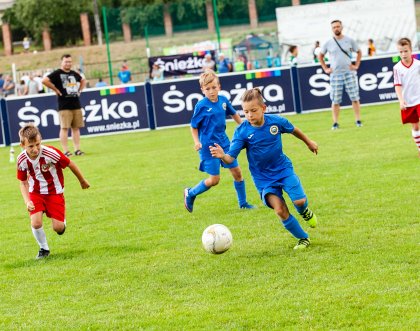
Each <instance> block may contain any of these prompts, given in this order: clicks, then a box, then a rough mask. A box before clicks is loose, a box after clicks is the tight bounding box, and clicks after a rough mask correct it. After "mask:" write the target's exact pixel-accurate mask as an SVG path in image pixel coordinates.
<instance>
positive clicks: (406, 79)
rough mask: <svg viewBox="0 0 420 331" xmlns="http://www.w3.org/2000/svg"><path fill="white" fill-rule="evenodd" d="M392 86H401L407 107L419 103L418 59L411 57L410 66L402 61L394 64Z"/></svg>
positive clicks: (419, 75) (419, 72) (419, 78)
mask: <svg viewBox="0 0 420 331" xmlns="http://www.w3.org/2000/svg"><path fill="white" fill-rule="evenodd" d="M394 86H402V94H403V98H404V101H405V103H406V104H407V107H413V106H416V105H420V61H419V60H417V59H414V58H413V62H412V63H411V64H410V66H408V67H407V66H406V65H405V64H404V63H402V61H400V62H398V63H397V64H396V65H395V66H394Z"/></svg>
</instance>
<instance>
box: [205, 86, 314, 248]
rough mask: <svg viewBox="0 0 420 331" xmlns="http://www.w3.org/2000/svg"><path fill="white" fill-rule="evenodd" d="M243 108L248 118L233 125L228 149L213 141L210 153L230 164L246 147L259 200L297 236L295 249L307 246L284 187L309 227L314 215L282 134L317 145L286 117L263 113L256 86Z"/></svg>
mask: <svg viewBox="0 0 420 331" xmlns="http://www.w3.org/2000/svg"><path fill="white" fill-rule="evenodd" d="M242 109H243V111H244V113H245V117H246V119H247V120H246V121H244V122H243V123H242V124H241V125H239V126H238V127H237V128H236V130H235V133H234V135H233V139H232V143H231V145H230V148H229V151H228V152H227V153H225V151H224V150H223V149H222V148H221V147H220V146H219V145H218V144H215V146H210V151H211V154H212V156H213V157H215V158H218V159H221V160H222V161H223V162H225V163H227V164H229V163H232V162H234V161H235V159H236V158H237V157H238V155H239V153H240V151H241V150H242V149H244V148H245V149H246V154H247V158H248V163H249V170H250V172H251V175H252V177H253V180H254V183H255V186H256V187H257V190H258V192H259V193H260V196H261V200H262V201H263V202H264V204H265V205H266V206H267V207H270V208H272V209H274V212H275V213H276V215H277V216H278V217H279V218H280V219H281V220H282V223H283V226H284V227H285V228H286V229H287V230H288V231H289V232H290V233H291V234H292V235H293V236H294V237H295V238H297V239H298V240H299V241H298V243H297V245H296V246H295V247H294V249H303V248H306V247H308V246H309V244H310V241H309V236H308V234H307V233H306V232H305V231H304V230H303V229H302V227H301V226H300V224H299V222H298V221H297V219H296V218H295V217H294V216H293V215H292V214H290V213H289V210H288V208H287V205H286V203H285V201H284V198H283V191H284V192H286V193H287V195H288V196H289V197H290V199H291V200H292V202H293V205H294V206H295V208H296V210H297V211H298V213H299V214H300V215H301V216H302V217H303V219H304V220H305V221H307V222H308V224H309V226H310V227H315V226H316V224H317V218H316V216H315V214H314V213H313V212H312V211H311V210H310V209H309V208H308V200H307V198H306V195H305V192H304V190H303V187H302V185H301V183H300V180H299V177H298V176H297V175H296V174H295V172H294V170H293V165H292V162H291V161H290V159H289V158H288V157H287V156H286V155H285V154H283V146H282V141H281V134H283V133H291V134H293V135H294V136H295V137H296V138H298V139H300V140H302V141H303V142H304V143H305V144H306V145H307V146H308V148H309V150H310V151H312V152H313V153H315V154H317V153H318V145H317V144H316V142H314V141H312V140H310V139H309V138H308V137H307V136H306V135H305V134H304V133H303V132H302V131H301V130H300V129H299V128H297V127H295V126H293V125H292V123H290V122H289V121H288V120H287V119H285V118H283V117H280V116H278V115H266V114H264V112H265V109H266V105H265V104H264V100H263V97H262V95H261V91H260V90H259V89H258V88H254V89H252V90H248V91H246V92H245V93H244V95H243V96H242Z"/></svg>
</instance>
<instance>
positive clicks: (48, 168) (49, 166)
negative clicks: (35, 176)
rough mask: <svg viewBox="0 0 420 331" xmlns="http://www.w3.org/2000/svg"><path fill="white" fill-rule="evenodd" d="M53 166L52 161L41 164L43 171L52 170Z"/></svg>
mask: <svg viewBox="0 0 420 331" xmlns="http://www.w3.org/2000/svg"><path fill="white" fill-rule="evenodd" d="M50 168H51V163H45V164H43V165H41V171H42V172H47V171H48V170H50Z"/></svg>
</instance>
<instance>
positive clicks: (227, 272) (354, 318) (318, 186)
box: [0, 104, 420, 330]
mask: <svg viewBox="0 0 420 331" xmlns="http://www.w3.org/2000/svg"><path fill="white" fill-rule="evenodd" d="M362 111H363V120H364V127H362V128H356V127H355V125H354V124H353V114H352V111H351V110H343V111H342V114H341V119H340V124H341V129H340V130H339V131H335V132H333V131H331V130H330V125H331V118H330V112H320V113H312V114H307V115H298V116H290V117H289V119H290V120H291V121H292V122H293V123H294V124H295V125H296V126H298V127H300V128H301V129H302V130H303V131H304V132H305V133H307V134H308V135H309V136H310V137H311V138H312V139H313V140H315V141H317V142H318V144H319V155H318V156H314V155H313V154H312V153H311V152H310V151H309V150H308V149H307V148H306V146H305V145H304V144H303V143H302V142H301V141H299V140H297V139H296V138H294V137H293V136H290V135H287V136H286V137H284V145H285V152H286V154H287V155H288V156H289V157H290V158H291V159H292V161H293V163H294V165H295V170H296V172H297V174H298V175H299V176H300V178H301V181H302V183H303V186H304V188H305V190H306V193H307V195H308V197H309V202H310V206H311V207H312V209H313V210H314V211H315V212H316V214H317V215H318V221H319V227H317V228H316V229H309V228H308V227H307V226H306V225H305V224H304V227H305V229H307V230H308V231H309V233H310V235H311V239H312V245H311V247H310V248H309V249H308V250H305V251H294V250H293V249H292V248H293V246H294V245H295V243H296V240H295V239H294V238H292V237H291V235H290V234H289V233H288V232H286V230H285V229H284V228H283V227H282V226H281V225H280V224H279V221H278V220H277V219H276V217H275V215H274V213H273V211H272V210H270V209H268V208H266V207H264V206H263V205H262V203H261V201H260V200H259V198H258V194H257V192H256V190H255V187H254V186H253V183H252V180H251V178H250V175H249V171H248V169H247V161H246V157H245V153H244V152H243V153H242V154H241V155H240V158H239V161H240V164H241V165H242V169H243V172H244V175H245V178H246V180H247V192H248V197H249V199H248V200H249V201H250V202H251V203H253V204H256V205H257V206H258V209H257V210H251V211H243V210H239V209H238V208H237V205H236V198H235V193H234V189H233V185H232V178H231V176H230V174H229V172H227V171H226V170H224V171H223V172H222V180H221V183H220V184H219V186H217V187H215V188H213V189H211V190H210V191H208V192H206V193H205V194H203V195H201V196H199V197H198V198H197V200H196V203H195V206H194V208H195V209H194V213H192V214H189V213H188V212H187V211H186V210H185V209H184V205H183V189H184V187H186V186H191V185H193V184H195V183H197V182H198V181H199V180H200V179H202V178H204V176H203V175H204V174H202V173H200V172H199V171H198V170H197V166H198V156H197V155H196V153H195V152H194V150H193V143H192V139H191V135H190V132H189V129H188V128H187V127H184V128H175V129H168V130H160V131H152V132H141V133H133V134H125V135H115V136H103V137H96V138H89V139H86V138H85V139H83V141H82V144H83V149H84V150H85V151H86V156H84V157H80V158H78V157H74V158H73V160H74V161H76V163H77V164H78V165H79V167H80V168H81V169H82V171H83V172H84V174H85V176H86V177H87V179H88V180H89V181H90V183H91V188H90V189H89V190H87V191H83V190H82V189H81V188H80V186H79V184H78V181H77V179H76V178H75V177H74V176H73V175H72V173H71V172H70V171H69V170H66V199H67V222H68V229H67V231H66V233H65V235H64V236H58V235H56V234H55V233H53V231H52V229H51V222H50V221H49V220H48V219H44V220H45V223H44V226H45V228H46V232H47V238H48V240H49V245H50V248H51V256H50V257H49V258H48V259H46V260H41V261H35V259H34V257H35V255H36V253H37V251H38V246H37V244H36V242H35V239H34V238H33V236H32V232H31V230H30V223H29V218H28V215H27V213H26V211H25V206H24V203H23V200H22V197H21V195H20V191H19V183H18V181H17V180H16V178H15V177H16V175H15V165H13V164H9V163H8V149H7V148H1V149H0V169H1V177H0V187H1V191H0V202H1V218H0V228H1V231H0V242H1V245H2V249H1V251H0V329H1V330H9V329H12V330H139V329H146V330H415V329H417V330H418V328H419V325H420V319H419V316H420V311H419V271H420V270H419V253H420V250H419V242H420V239H419V203H418V194H419V179H418V178H419V177H418V176H419V175H418V174H419V169H420V159H419V158H418V156H417V151H416V147H415V145H414V143H413V141H412V138H411V130H410V128H409V127H408V126H402V125H401V124H400V118H399V111H398V106H397V105H396V104H390V105H381V106H371V107H363V109H362ZM233 129H234V125H233V123H232V122H230V123H229V124H228V131H229V135H231V134H232V132H233ZM51 144H53V145H55V146H59V145H58V142H53V143H51ZM291 210H292V208H291ZM293 213H294V214H295V215H296V212H295V211H294V210H293ZM213 223H222V224H225V225H226V226H228V227H229V228H230V230H231V232H232V234H233V237H234V244H233V246H232V248H231V249H230V250H229V251H228V252H226V253H225V254H222V255H211V254H208V253H206V252H205V251H204V250H203V249H202V247H201V233H202V231H203V230H204V229H205V228H206V227H207V226H208V225H210V224H213Z"/></svg>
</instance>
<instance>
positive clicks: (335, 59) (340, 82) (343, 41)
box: [319, 20, 362, 130]
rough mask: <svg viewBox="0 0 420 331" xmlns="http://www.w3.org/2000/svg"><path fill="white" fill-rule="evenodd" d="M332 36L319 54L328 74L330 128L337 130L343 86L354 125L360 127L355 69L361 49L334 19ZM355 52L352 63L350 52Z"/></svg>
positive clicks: (360, 56)
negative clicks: (331, 119) (349, 103)
mask: <svg viewBox="0 0 420 331" xmlns="http://www.w3.org/2000/svg"><path fill="white" fill-rule="evenodd" d="M331 28H332V31H333V34H334V36H333V38H332V39H330V40H328V41H327V42H326V43H325V44H324V45H323V46H322V47H321V52H320V54H319V63H320V64H321V66H322V69H324V71H325V72H326V73H327V74H330V84H331V92H330V98H331V103H332V106H331V107H332V117H333V126H332V128H331V129H332V130H337V129H338V128H339V125H338V116H339V113H340V103H341V101H342V97H343V90H344V87H345V88H346V92H347V94H348V96H349V98H350V100H351V104H352V107H353V110H354V116H355V118H356V126H358V127H361V126H362V122H361V120H360V96H359V85H358V82H357V69H359V65H360V60H361V59H362V51H361V50H360V48H359V46H358V45H357V43H356V42H355V41H354V40H353V39H352V38H350V37H347V36H345V35H343V33H342V31H343V25H342V23H341V21H339V20H334V21H332V22H331ZM326 53H329V56H328V57H329V59H330V67H327V65H326V64H325V60H324V57H325V54H326ZM353 53H356V54H357V55H356V61H355V62H354V64H353V63H352V54H353Z"/></svg>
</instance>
